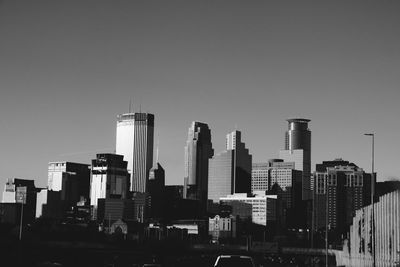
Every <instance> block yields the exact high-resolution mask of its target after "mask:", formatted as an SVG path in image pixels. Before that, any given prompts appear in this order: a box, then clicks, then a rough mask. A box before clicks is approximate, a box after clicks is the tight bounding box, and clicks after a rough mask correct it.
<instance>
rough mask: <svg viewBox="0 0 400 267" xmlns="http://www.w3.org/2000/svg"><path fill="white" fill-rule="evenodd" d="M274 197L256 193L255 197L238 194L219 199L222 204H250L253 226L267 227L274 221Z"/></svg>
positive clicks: (275, 198)
mask: <svg viewBox="0 0 400 267" xmlns="http://www.w3.org/2000/svg"><path fill="white" fill-rule="evenodd" d="M276 200H277V196H276V195H266V194H265V192H257V194H256V195H253V196H251V195H248V194H246V193H238V194H233V195H228V196H226V197H222V198H220V201H221V202H222V203H226V204H228V203H230V202H233V201H239V202H244V203H248V204H251V207H252V221H253V223H255V224H260V225H263V226H267V225H268V222H270V223H271V222H275V221H276Z"/></svg>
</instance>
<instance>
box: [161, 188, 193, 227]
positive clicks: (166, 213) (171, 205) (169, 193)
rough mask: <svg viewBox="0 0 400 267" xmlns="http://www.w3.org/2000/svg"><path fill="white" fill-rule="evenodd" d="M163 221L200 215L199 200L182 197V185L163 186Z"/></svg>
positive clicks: (186, 218)
mask: <svg viewBox="0 0 400 267" xmlns="http://www.w3.org/2000/svg"><path fill="white" fill-rule="evenodd" d="M163 200H164V201H163V221H165V222H172V221H174V220H192V219H198V218H199V216H200V214H201V213H200V201H199V200H196V199H184V198H183V186H180V185H168V186H165V189H164V194H163Z"/></svg>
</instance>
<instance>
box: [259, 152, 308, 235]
mask: <svg viewBox="0 0 400 267" xmlns="http://www.w3.org/2000/svg"><path fill="white" fill-rule="evenodd" d="M301 179H302V172H301V171H298V170H295V163H294V162H284V161H283V160H282V159H271V160H269V161H268V162H264V163H253V168H252V181H251V186H252V193H253V194H254V193H257V192H261V191H262V192H265V191H269V192H270V193H271V194H275V195H277V196H278V201H277V216H278V221H279V225H280V226H281V227H282V228H285V227H286V226H289V227H291V228H298V227H301V226H303V225H304V224H305V222H303V221H300V218H302V217H304V216H303V214H301V211H302V205H301Z"/></svg>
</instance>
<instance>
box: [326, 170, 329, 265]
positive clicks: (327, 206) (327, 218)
mask: <svg viewBox="0 0 400 267" xmlns="http://www.w3.org/2000/svg"><path fill="white" fill-rule="evenodd" d="M325 195H326V201H325V205H326V209H325V266H326V267H328V220H329V216H328V208H329V205H328V201H329V197H328V170H326V176H325Z"/></svg>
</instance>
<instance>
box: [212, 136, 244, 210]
mask: <svg viewBox="0 0 400 267" xmlns="http://www.w3.org/2000/svg"><path fill="white" fill-rule="evenodd" d="M209 164H210V165H209V175H208V176H209V183H208V199H210V200H212V201H214V202H219V199H220V198H221V197H225V196H227V195H230V194H234V193H250V192H251V164H252V156H251V155H250V153H249V150H248V149H247V148H246V147H245V144H244V143H242V142H241V133H240V132H239V131H234V132H232V133H230V134H228V135H227V136H226V150H225V151H223V152H221V153H219V154H217V155H215V156H213V157H212V158H211V159H210V162H209Z"/></svg>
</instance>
